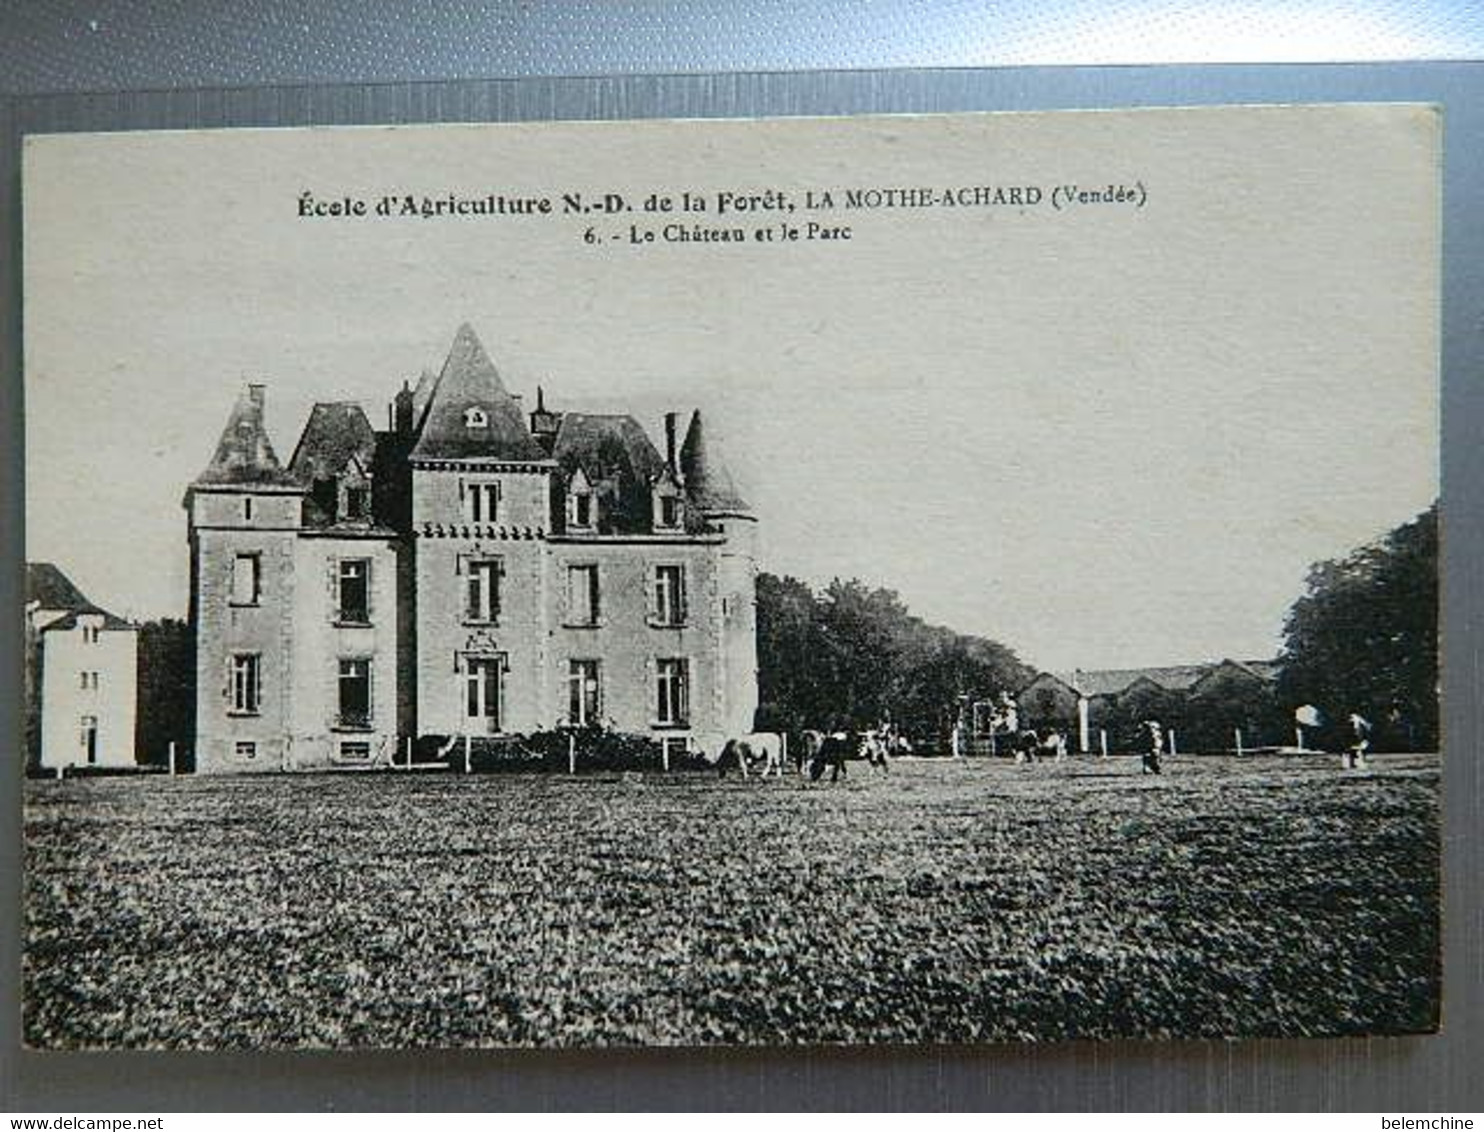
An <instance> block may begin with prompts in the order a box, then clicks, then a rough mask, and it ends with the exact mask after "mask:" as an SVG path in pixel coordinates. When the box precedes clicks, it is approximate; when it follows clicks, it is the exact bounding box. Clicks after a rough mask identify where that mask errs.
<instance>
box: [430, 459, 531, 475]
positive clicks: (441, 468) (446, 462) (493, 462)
mask: <svg viewBox="0 0 1484 1132" xmlns="http://www.w3.org/2000/svg"><path fill="white" fill-rule="evenodd" d="M408 463H409V464H410V465H411V466H412V467H414V468H419V469H421V470H423V471H438V472H469V471H479V472H515V473H521V474H526V475H541V474H549V473H551V472H553V471H555V470H556V468H557V462H556V461H555V460H500V459H496V458H495V457H492V456H468V457H461V458H459V459H457V460H453V459H432V458H429V457H426V456H424V457H414V458H412V459H409V460H408Z"/></svg>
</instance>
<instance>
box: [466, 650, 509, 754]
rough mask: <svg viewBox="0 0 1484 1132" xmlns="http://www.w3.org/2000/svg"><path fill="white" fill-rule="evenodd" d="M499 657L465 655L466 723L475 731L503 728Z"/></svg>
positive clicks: (490, 732)
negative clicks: (501, 723)
mask: <svg viewBox="0 0 1484 1132" xmlns="http://www.w3.org/2000/svg"><path fill="white" fill-rule="evenodd" d="M503 668H504V665H503V664H502V663H501V660H500V658H499V657H495V656H470V657H465V658H464V727H465V729H466V730H467V731H468V732H469V733H471V734H482V735H494V734H497V733H498V732H499V731H500V706H501V705H500V673H501V670H502V669H503Z"/></svg>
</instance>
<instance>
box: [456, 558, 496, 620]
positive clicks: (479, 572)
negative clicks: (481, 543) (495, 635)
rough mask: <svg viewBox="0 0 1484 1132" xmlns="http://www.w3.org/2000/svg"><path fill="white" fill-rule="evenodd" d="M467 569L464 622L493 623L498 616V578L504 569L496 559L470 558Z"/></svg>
mask: <svg viewBox="0 0 1484 1132" xmlns="http://www.w3.org/2000/svg"><path fill="white" fill-rule="evenodd" d="M467 569H468V587H467V591H466V598H465V602H464V620H465V621H476V622H482V623H493V622H494V621H496V620H498V618H499V616H500V578H501V576H502V575H503V574H504V567H503V565H502V564H501V562H500V560H499V559H498V558H472V559H470V560H469V562H468V567H467Z"/></svg>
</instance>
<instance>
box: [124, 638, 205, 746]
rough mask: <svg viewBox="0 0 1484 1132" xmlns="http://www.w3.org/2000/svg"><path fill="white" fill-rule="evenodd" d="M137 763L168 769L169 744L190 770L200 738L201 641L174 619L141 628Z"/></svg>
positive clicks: (137, 701) (136, 733) (136, 735)
mask: <svg viewBox="0 0 1484 1132" xmlns="http://www.w3.org/2000/svg"><path fill="white" fill-rule="evenodd" d="M136 703H137V705H138V713H139V719H138V723H137V727H136V732H135V737H136V739H135V757H136V759H137V761H139V762H141V763H145V764H148V765H154V766H168V765H169V761H170V744H171V743H174V744H175V745H176V748H177V757H178V760H179V761H178V765H179V766H180V768H181V769H187V768H188V767H190V766H191V761H190V760H191V750H192V745H193V743H194V741H195V736H196V638H195V635H194V634H193V633H192V632H191V627H190V625H189V624H188V623H187V622H185V621H180V620H177V619H175V618H173V617H166V618H164V619H162V620H160V621H146V622H145V623H144V624H143V625H141V626H140V627H139V683H138V693H137V700H136Z"/></svg>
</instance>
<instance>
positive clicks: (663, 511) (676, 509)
mask: <svg viewBox="0 0 1484 1132" xmlns="http://www.w3.org/2000/svg"><path fill="white" fill-rule="evenodd" d="M660 526H662V527H678V526H680V500H679V499H678V498H676V497H675V496H673V495H662V496H660Z"/></svg>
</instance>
